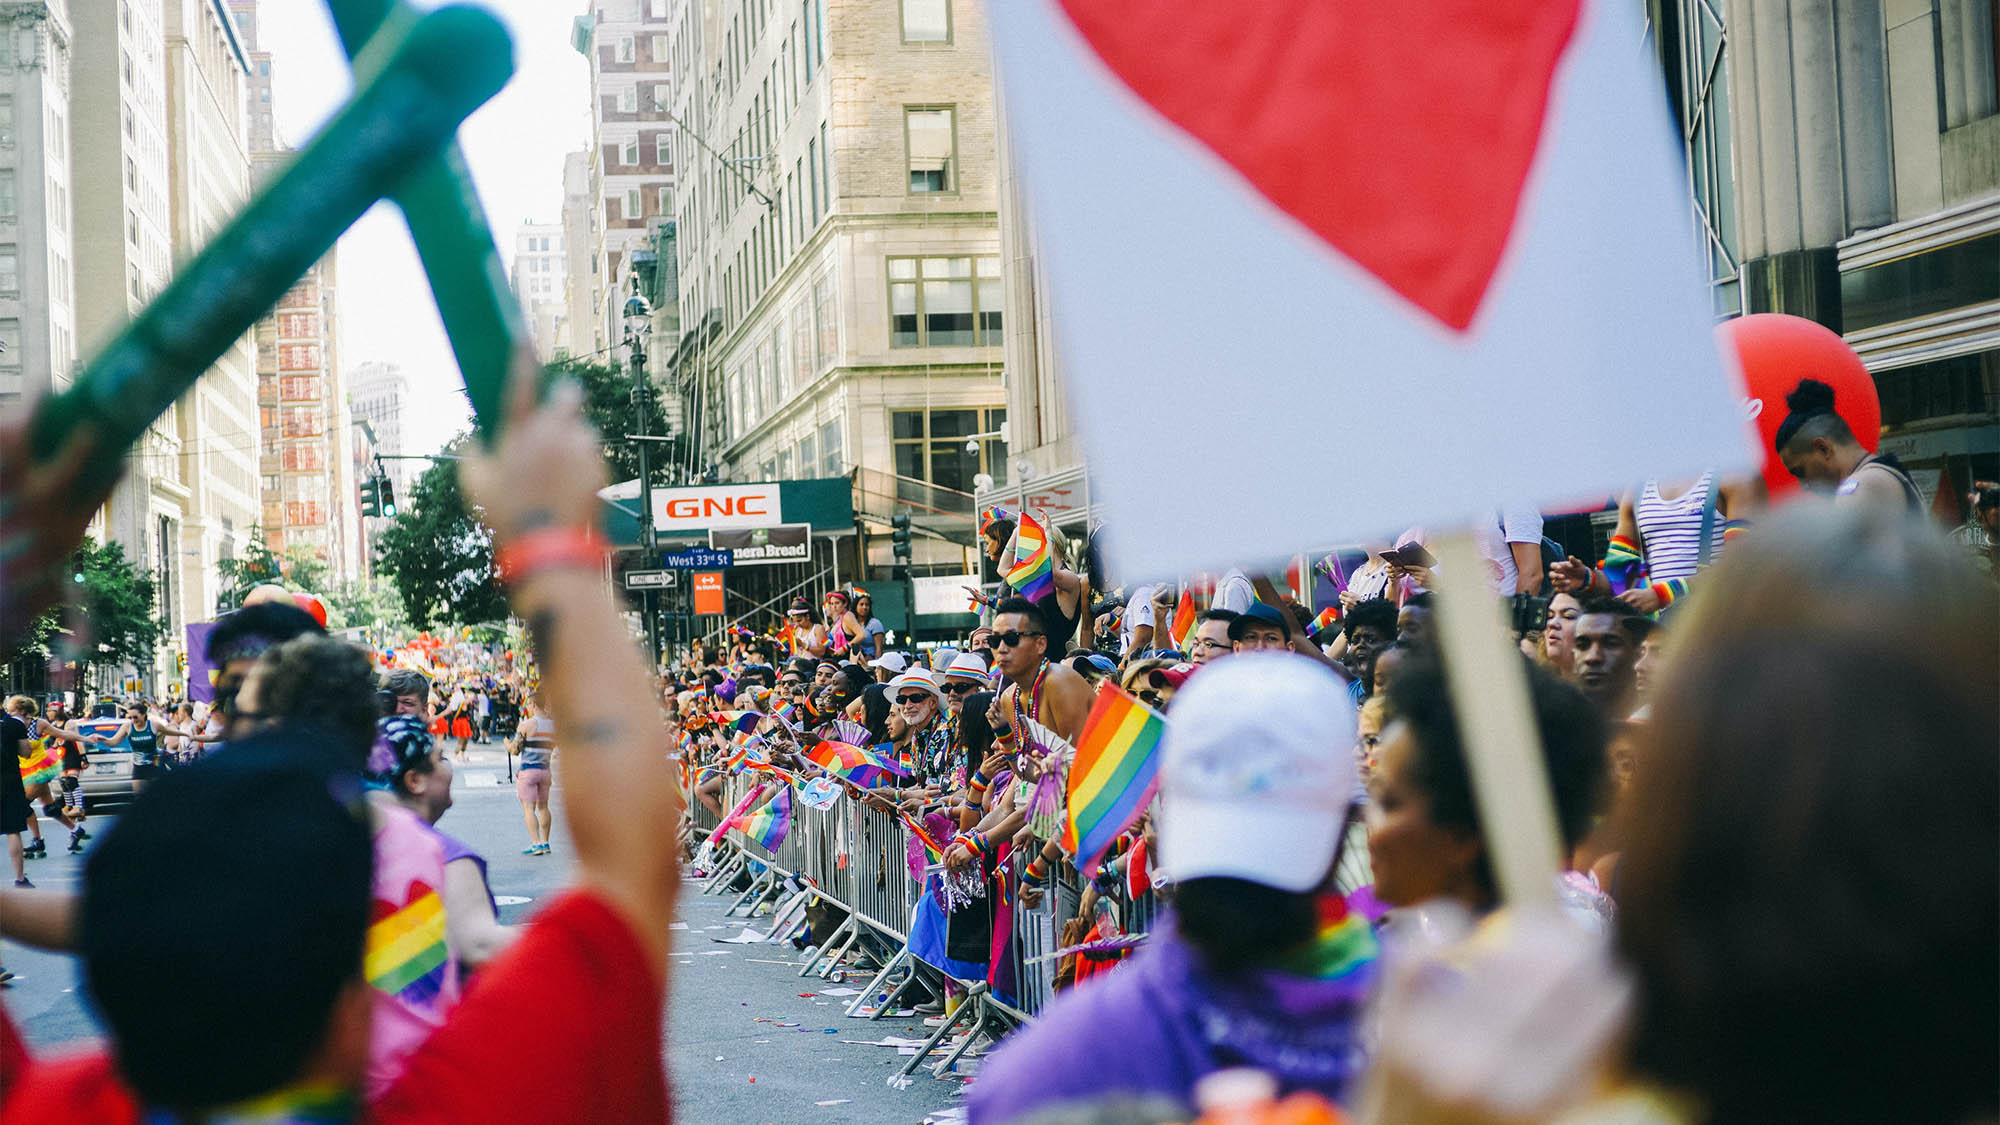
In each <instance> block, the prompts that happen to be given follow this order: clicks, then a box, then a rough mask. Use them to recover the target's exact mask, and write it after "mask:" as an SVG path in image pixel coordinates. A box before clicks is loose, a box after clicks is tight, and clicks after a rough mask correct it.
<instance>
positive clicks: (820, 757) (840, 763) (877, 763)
mask: <svg viewBox="0 0 2000 1125" xmlns="http://www.w3.org/2000/svg"><path fill="white" fill-rule="evenodd" d="M806 757H807V758H809V759H811V760H812V761H814V762H817V763H819V765H820V766H821V768H823V769H825V770H826V772H828V773H830V774H833V775H834V776H835V777H839V778H842V779H844V780H846V781H849V782H852V783H853V784H855V785H858V786H860V787H861V788H863V789H876V788H879V787H881V786H884V785H887V784H889V783H890V782H892V781H894V780H895V779H896V778H898V777H903V776H906V775H907V774H908V772H909V771H908V770H905V769H904V768H903V767H902V766H901V765H899V764H897V763H895V762H891V761H890V760H889V759H887V758H885V757H883V756H882V755H880V754H877V753H875V752H874V751H872V750H863V749H862V748H861V747H859V746H854V745H851V744H849V743H846V742H821V743H820V744H818V745H817V746H814V747H813V748H812V749H810V750H808V751H806Z"/></svg>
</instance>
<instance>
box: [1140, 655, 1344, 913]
mask: <svg viewBox="0 0 2000 1125" xmlns="http://www.w3.org/2000/svg"><path fill="white" fill-rule="evenodd" d="M1160 754H1161V760H1160V811H1159V825H1158V830H1159V840H1160V857H1159V858H1160V866H1161V870H1162V871H1163V872H1164V873H1165V874H1166V875H1167V876H1168V877H1169V878H1171V879H1173V880H1174V881H1175V882H1185V881H1186V880H1189V879H1199V878H1204V877H1212V876H1227V877H1230V878H1235V879H1245V880H1248V881H1250V882H1253V883H1259V884H1262V885H1264V886H1267V887H1274V888H1276V889H1278V890H1281V891H1291V892H1294V893H1302V892H1305V891H1309V890H1311V889H1313V888H1314V887H1317V886H1319V885H1320V883H1321V882H1322V881H1323V880H1324V879H1325V878H1326V874H1327V872H1328V871H1329V870H1330V869H1331V868H1332V866H1333V857H1334V853H1335V852H1336V851H1337V850H1338V848H1339V844H1340V838H1341V834H1342V831H1343V828H1344V826H1345V825H1346V823H1347V808H1348V803H1349V801H1350V800H1352V798H1353V796H1354V785H1355V773H1356V770H1355V763H1354V705H1353V703H1352V702H1351V701H1350V700H1349V698H1348V695H1347V686H1346V685H1345V684H1343V683H1341V681H1340V678H1339V677H1338V676H1336V675H1334V674H1333V672H1332V671H1331V670H1330V669H1328V668H1326V667H1325V666H1324V665H1321V664H1319V663H1316V662H1315V661H1313V660H1312V659H1310V658H1308V657H1305V656H1301V655H1299V654H1297V653H1286V652H1247V653H1239V654H1237V655H1235V656H1232V657H1230V658H1229V659H1227V660H1218V661H1216V662H1215V663H1213V664H1211V665H1209V666H1208V667H1207V668H1205V669H1204V670H1203V671H1202V674H1201V675H1199V676H1195V677H1192V678H1191V679H1189V680H1188V683H1187V686H1186V687H1185V688H1183V689H1182V690H1181V691H1180V693H1179V694H1177V695H1175V696H1174V701H1173V713H1172V716H1171V717H1170V718H1169V720H1168V722H1167V734H1166V739H1165V744H1164V745H1163V746H1161V748H1160Z"/></svg>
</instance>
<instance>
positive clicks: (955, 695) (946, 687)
mask: <svg viewBox="0 0 2000 1125" xmlns="http://www.w3.org/2000/svg"><path fill="white" fill-rule="evenodd" d="M986 675H987V673H986V661H984V660H981V659H980V658H979V656H978V654H976V653H971V652H961V653H959V654H958V656H957V657H955V658H954V659H953V660H952V662H951V667H949V668H947V669H945V673H944V682H943V683H941V684H939V685H938V690H939V691H941V692H943V693H944V705H945V710H947V711H949V712H950V713H951V717H952V719H953V721H956V720H957V719H958V716H959V714H960V712H961V711H962V710H963V708H964V707H965V697H966V696H968V695H971V694H972V693H973V692H975V691H985V690H986Z"/></svg>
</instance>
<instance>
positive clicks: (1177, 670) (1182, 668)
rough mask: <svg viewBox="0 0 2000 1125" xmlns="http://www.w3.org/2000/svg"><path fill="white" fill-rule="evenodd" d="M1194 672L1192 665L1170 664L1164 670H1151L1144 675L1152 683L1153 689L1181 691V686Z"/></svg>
mask: <svg viewBox="0 0 2000 1125" xmlns="http://www.w3.org/2000/svg"><path fill="white" fill-rule="evenodd" d="M1194 672H1195V665H1193V664H1187V663H1181V664H1171V665H1168V666H1167V667H1165V668H1155V669H1153V670H1152V671H1150V672H1148V673H1146V678H1147V679H1149V680H1151V681H1152V683H1153V686H1154V687H1170V688H1172V689H1174V690H1175V691H1179V690H1181V686H1182V685H1183V684H1185V683H1187V681H1188V677H1189V676H1192V675H1194Z"/></svg>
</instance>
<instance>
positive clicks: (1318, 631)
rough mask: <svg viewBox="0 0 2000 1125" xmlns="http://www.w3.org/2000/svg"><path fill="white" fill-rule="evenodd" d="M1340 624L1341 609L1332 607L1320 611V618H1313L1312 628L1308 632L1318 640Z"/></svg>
mask: <svg viewBox="0 0 2000 1125" xmlns="http://www.w3.org/2000/svg"><path fill="white" fill-rule="evenodd" d="M1338 624H1340V607H1339V606H1336V605H1330V606H1327V607H1326V608H1325V609H1322V610H1320V611H1319V616H1318V617H1315V618H1313V623H1312V628H1310V629H1308V630H1306V631H1307V632H1309V633H1311V634H1312V635H1313V636H1314V637H1315V638H1317V637H1319V636H1320V635H1322V634H1324V633H1325V632H1326V631H1327V630H1329V629H1331V628H1333V627H1334V626H1336V625H1338Z"/></svg>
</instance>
